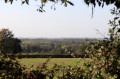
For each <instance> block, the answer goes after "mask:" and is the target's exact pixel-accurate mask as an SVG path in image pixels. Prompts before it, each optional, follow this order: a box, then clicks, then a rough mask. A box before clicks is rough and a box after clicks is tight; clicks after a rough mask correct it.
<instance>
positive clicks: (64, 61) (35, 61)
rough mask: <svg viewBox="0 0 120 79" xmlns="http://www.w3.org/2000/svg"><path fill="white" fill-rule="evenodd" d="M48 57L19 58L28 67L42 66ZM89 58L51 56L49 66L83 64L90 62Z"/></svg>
mask: <svg viewBox="0 0 120 79" xmlns="http://www.w3.org/2000/svg"><path fill="white" fill-rule="evenodd" d="M47 59H48V58H22V59H18V61H19V62H20V64H21V65H25V66H26V67H30V66H32V65H34V68H36V67H38V66H40V65H41V64H42V63H44V62H46V61H47ZM88 61H89V58H50V59H49V62H48V63H47V66H48V67H49V68H50V67H53V66H54V64H55V63H56V64H58V65H63V66H67V65H71V66H75V65H77V66H83V63H84V62H88Z"/></svg>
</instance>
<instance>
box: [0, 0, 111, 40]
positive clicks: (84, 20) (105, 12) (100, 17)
mask: <svg viewBox="0 0 120 79" xmlns="http://www.w3.org/2000/svg"><path fill="white" fill-rule="evenodd" d="M73 1H74V4H75V6H68V7H66V8H65V7H64V6H63V5H61V4H60V3H58V4H56V10H55V11H54V10H53V9H51V5H52V4H51V3H48V4H47V5H46V6H45V10H46V12H45V13H40V12H37V11H36V9H37V8H38V6H36V5H38V4H39V3H37V2H34V1H33V2H30V5H26V4H25V5H22V6H21V3H20V2H16V1H15V2H14V3H13V5H10V4H9V3H7V4H3V3H0V29H1V28H9V29H10V30H11V31H12V32H13V33H14V35H15V37H26V38H29V37H31V38H41V37H42V38H72V37H73V38H86V37H87V38H89V37H90V38H98V37H103V36H101V35H100V34H97V32H96V30H95V29H98V30H99V31H100V32H102V33H103V34H105V35H107V34H108V28H109V25H108V24H107V23H108V21H109V19H112V15H111V14H110V9H112V8H113V5H110V6H105V7H104V8H100V7H96V8H95V9H94V17H93V18H91V16H92V10H91V8H92V7H91V6H90V7H88V6H87V5H85V3H84V2H83V0H79V1H78V0H73Z"/></svg>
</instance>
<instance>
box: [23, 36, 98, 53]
mask: <svg viewBox="0 0 120 79" xmlns="http://www.w3.org/2000/svg"><path fill="white" fill-rule="evenodd" d="M21 40H22V44H21V46H22V52H21V53H27V54H30V53H34V54H35V53H38V54H60V55H61V54H85V49H86V47H87V44H88V42H95V41H97V39H72V38H71V39H69V38H68V39H21Z"/></svg>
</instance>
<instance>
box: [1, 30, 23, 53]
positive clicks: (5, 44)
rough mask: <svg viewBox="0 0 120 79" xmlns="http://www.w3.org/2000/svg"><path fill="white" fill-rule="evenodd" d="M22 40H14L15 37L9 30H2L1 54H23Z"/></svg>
mask: <svg viewBox="0 0 120 79" xmlns="http://www.w3.org/2000/svg"><path fill="white" fill-rule="evenodd" d="M21 51H22V48H21V40H20V39H17V38H14V35H13V34H12V32H11V31H10V30H9V29H1V30H0V53H2V54H4V55H6V54H16V53H18V52H21Z"/></svg>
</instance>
